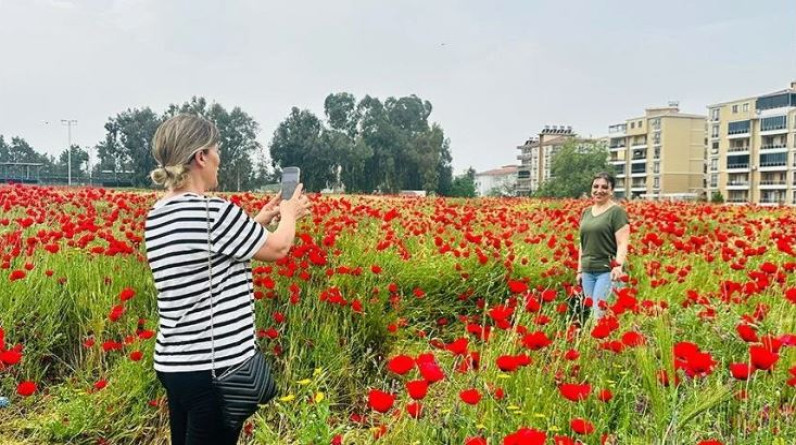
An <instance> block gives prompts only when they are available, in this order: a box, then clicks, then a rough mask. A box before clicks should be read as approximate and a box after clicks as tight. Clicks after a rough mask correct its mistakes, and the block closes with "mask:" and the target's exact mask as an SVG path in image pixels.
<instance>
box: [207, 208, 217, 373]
mask: <svg viewBox="0 0 796 445" xmlns="http://www.w3.org/2000/svg"><path fill="white" fill-rule="evenodd" d="M205 211H206V212H207V275H208V276H209V277H210V285H209V286H208V292H210V374H211V375H212V376H213V380H215V379H216V341H215V338H214V335H213V331H215V325H214V323H213V312H214V311H213V260H212V256H213V249H212V242H211V238H212V235H211V228H210V198H207V200H205Z"/></svg>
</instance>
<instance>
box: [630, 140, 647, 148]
mask: <svg viewBox="0 0 796 445" xmlns="http://www.w3.org/2000/svg"><path fill="white" fill-rule="evenodd" d="M630 146H631V147H632V148H647V141H633V142H632V143H631V144H630Z"/></svg>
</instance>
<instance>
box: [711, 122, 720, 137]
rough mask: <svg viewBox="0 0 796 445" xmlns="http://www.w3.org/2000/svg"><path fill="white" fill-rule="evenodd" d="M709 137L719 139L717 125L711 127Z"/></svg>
mask: <svg viewBox="0 0 796 445" xmlns="http://www.w3.org/2000/svg"><path fill="white" fill-rule="evenodd" d="M710 137H712V138H717V137H719V126H718V125H713V126H712V127H711V128H710Z"/></svg>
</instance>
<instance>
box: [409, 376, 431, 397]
mask: <svg viewBox="0 0 796 445" xmlns="http://www.w3.org/2000/svg"><path fill="white" fill-rule="evenodd" d="M406 390H407V392H408V393H409V397H411V398H413V399H415V400H422V399H423V398H425V397H426V394H428V382H427V381H425V380H412V381H411V382H406Z"/></svg>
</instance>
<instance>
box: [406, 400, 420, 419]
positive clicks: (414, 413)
mask: <svg viewBox="0 0 796 445" xmlns="http://www.w3.org/2000/svg"><path fill="white" fill-rule="evenodd" d="M406 412H407V413H409V415H410V416H411V417H412V418H415V419H419V418H420V416H422V415H423V405H422V404H421V403H420V402H409V403H407V404H406Z"/></svg>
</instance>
